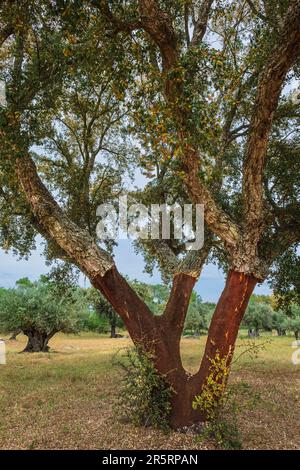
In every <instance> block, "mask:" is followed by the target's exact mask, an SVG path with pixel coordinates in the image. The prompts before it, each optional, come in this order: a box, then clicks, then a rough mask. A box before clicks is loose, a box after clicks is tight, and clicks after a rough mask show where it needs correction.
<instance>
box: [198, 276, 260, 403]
mask: <svg viewBox="0 0 300 470" xmlns="http://www.w3.org/2000/svg"><path fill="white" fill-rule="evenodd" d="M256 283H257V279H256V278H255V277H253V276H250V275H246V274H243V273H239V272H236V271H229V273H228V277H227V281H226V285H225V288H224V290H223V293H222V295H221V297H220V299H219V302H218V304H217V306H216V309H215V312H214V315H213V317H212V320H211V324H210V327H209V331H208V338H207V342H206V347H205V352H204V355H203V358H202V362H201V366H200V369H199V371H198V373H197V374H196V376H195V379H194V380H195V383H196V385H197V394H198V395H200V394H201V390H202V389H203V387H205V386H208V378H209V377H210V376H211V375H212V374H213V376H214V371H213V367H212V361H215V360H216V358H217V357H218V362H219V364H220V365H221V361H223V366H224V367H225V368H226V369H227V371H229V369H230V365H231V361H232V357H233V353H234V348H235V342H236V339H237V335H238V331H239V327H240V324H241V321H242V319H243V316H244V313H245V310H246V308H247V305H248V302H249V299H250V296H251V294H252V292H253V290H254V288H255V285H256ZM223 366H222V367H223ZM219 372H220V371H219ZM224 372H225V370H224ZM221 375H222V374H221ZM222 379H223V378H222V377H219V378H218V379H216V380H218V381H219V380H222Z"/></svg>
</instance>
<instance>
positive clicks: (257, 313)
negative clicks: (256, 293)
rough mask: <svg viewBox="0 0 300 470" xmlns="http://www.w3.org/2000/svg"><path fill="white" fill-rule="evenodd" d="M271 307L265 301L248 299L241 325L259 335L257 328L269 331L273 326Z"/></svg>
mask: <svg viewBox="0 0 300 470" xmlns="http://www.w3.org/2000/svg"><path fill="white" fill-rule="evenodd" d="M273 313H274V311H273V309H272V307H271V305H270V304H269V303H267V302H261V301H258V299H255V298H252V299H250V302H249V305H248V307H247V310H246V313H245V316H244V318H243V322H242V325H243V326H245V327H246V328H248V330H250V331H251V330H253V331H254V335H255V336H258V335H259V330H265V331H271V330H272V327H273Z"/></svg>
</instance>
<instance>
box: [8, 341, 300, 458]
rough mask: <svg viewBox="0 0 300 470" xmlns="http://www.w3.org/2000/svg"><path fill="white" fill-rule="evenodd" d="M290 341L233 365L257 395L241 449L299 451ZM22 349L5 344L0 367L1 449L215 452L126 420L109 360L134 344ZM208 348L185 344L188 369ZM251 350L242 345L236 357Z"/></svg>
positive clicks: (234, 378) (242, 418) (235, 376)
mask: <svg viewBox="0 0 300 470" xmlns="http://www.w3.org/2000/svg"><path fill="white" fill-rule="evenodd" d="M269 338H270V337H269ZM266 339H267V338H266V337H263V338H261V339H260V340H258V341H257V343H262V342H264V341H265V340H266ZM292 341H293V339H292V338H288V337H282V338H278V337H273V338H271V342H270V343H267V344H266V345H265V350H263V351H261V352H260V353H259V356H258V357H257V358H256V359H251V358H250V357H249V356H248V355H246V354H245V355H242V356H241V357H240V359H239V360H238V361H237V362H236V363H235V364H234V366H233V371H232V374H231V379H230V380H231V382H232V383H240V382H244V383H247V384H248V385H249V386H250V387H252V388H253V390H254V391H257V392H259V393H260V400H259V401H258V403H257V405H256V407H255V409H254V410H250V409H248V407H246V406H245V407H244V408H243V409H242V410H241V411H240V412H239V417H238V420H239V427H240V431H241V434H242V440H243V445H244V448H249V449H297V448H298V449H299V448H300V426H299V422H300V366H295V365H293V364H292V363H291V355H292V352H293V349H292V348H291V343H292ZM24 344H25V338H24V337H22V336H20V337H18V341H12V342H11V341H9V342H7V350H8V354H7V365H6V366H0V448H1V449H193V448H199V449H205V448H214V444H213V443H212V442H205V443H203V442H197V441H196V438H195V436H190V435H185V434H180V433H177V432H172V433H170V434H167V435H166V434H164V433H162V432H159V431H154V430H152V429H143V430H142V431H141V429H139V428H136V427H134V426H132V425H130V424H128V423H124V422H122V419H121V417H120V416H119V415H118V412H117V409H116V406H115V399H116V397H117V395H118V393H119V392H120V384H119V379H120V370H119V369H118V368H117V366H114V365H113V363H112V356H113V355H114V354H115V353H116V352H117V351H118V350H119V349H121V348H125V347H126V346H128V345H129V344H130V340H129V339H113V340H111V339H107V338H104V337H103V336H100V335H92V334H82V335H80V336H64V335H57V336H56V337H55V338H53V340H52V341H51V343H50V346H51V347H52V352H51V353H48V354H42V353H41V354H33V355H31V354H18V352H19V351H21V350H22V348H23V347H24ZM204 344H205V338H204V337H203V338H200V339H183V341H182V354H183V361H184V364H185V366H186V367H187V368H188V369H189V370H191V371H195V370H196V367H197V365H198V363H199V358H200V355H201V353H202V351H203V347H204ZM247 344H248V341H247V340H246V339H243V338H241V339H240V340H239V342H238V347H237V350H236V357H237V356H239V355H240V354H241V353H242V352H243V351H244V350H245V348H247V347H248V346H247Z"/></svg>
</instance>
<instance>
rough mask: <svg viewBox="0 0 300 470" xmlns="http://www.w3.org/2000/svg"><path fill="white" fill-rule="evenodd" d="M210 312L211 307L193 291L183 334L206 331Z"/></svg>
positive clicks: (198, 333)
mask: <svg viewBox="0 0 300 470" xmlns="http://www.w3.org/2000/svg"><path fill="white" fill-rule="evenodd" d="M211 314H212V310H211V308H210V307H209V306H208V305H207V304H206V303H204V302H202V299H201V297H200V296H199V295H198V294H196V292H193V293H192V296H191V300H190V305H189V308H188V311H187V316H186V320H185V324H184V334H185V335H188V334H191V335H195V334H196V335H200V334H201V333H202V332H203V331H207V330H208V325H209V321H210V316H211Z"/></svg>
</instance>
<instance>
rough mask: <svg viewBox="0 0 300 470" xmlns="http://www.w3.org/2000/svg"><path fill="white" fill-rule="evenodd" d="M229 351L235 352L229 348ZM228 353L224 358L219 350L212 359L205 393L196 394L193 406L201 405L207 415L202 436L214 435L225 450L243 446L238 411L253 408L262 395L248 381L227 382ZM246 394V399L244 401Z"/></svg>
mask: <svg viewBox="0 0 300 470" xmlns="http://www.w3.org/2000/svg"><path fill="white" fill-rule="evenodd" d="M228 354H231V351H229V353H228ZM227 363H228V355H227V356H225V357H221V356H220V354H219V352H217V354H216V356H215V358H214V359H213V360H211V366H210V370H209V376H208V379H207V382H206V384H205V385H204V386H203V388H202V391H201V394H200V395H198V396H196V397H195V400H194V402H193V408H194V409H197V408H200V409H201V410H202V411H203V412H204V413H205V415H206V417H207V423H206V426H204V427H203V429H202V431H201V435H200V436H199V438H200V439H204V438H213V439H214V440H215V441H216V443H217V446H218V447H219V448H221V449H225V450H239V449H242V441H241V435H240V431H239V428H238V412H239V411H240V409H241V408H242V407H243V408H245V407H248V408H251V409H252V408H253V407H254V406H255V404H256V403H257V400H258V399H259V395H258V394H255V393H253V391H252V389H251V388H250V387H249V385H248V384H246V383H244V382H242V383H240V384H234V385H227V380H228V375H229V367H228V366H227ZM242 397H244V400H243V402H241V399H242Z"/></svg>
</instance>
